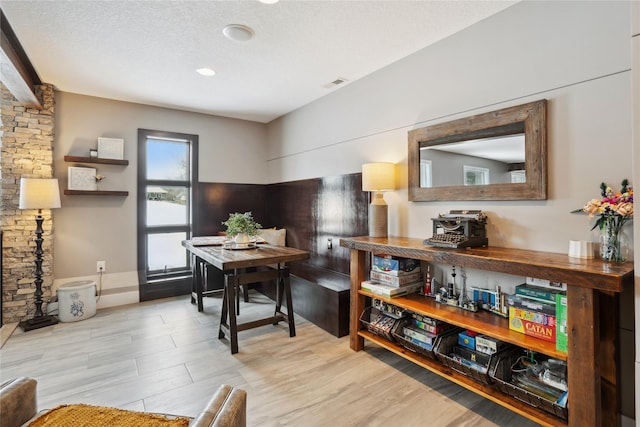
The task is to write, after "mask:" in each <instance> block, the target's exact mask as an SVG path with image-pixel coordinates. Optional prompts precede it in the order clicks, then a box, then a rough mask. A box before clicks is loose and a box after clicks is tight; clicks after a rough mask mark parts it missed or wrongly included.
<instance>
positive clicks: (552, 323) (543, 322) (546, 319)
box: [508, 282, 567, 353]
mask: <svg viewBox="0 0 640 427" xmlns="http://www.w3.org/2000/svg"><path fill="white" fill-rule="evenodd" d="M508 304H509V328H510V329H513V330H516V331H518V332H522V333H524V334H525V335H531V336H534V337H536V338H540V339H543V340H546V341H551V342H555V343H556V349H557V350H560V351H563V352H565V353H566V351H567V296H566V293H565V292H564V291H563V290H562V288H559V289H558V288H552V287H547V286H544V283H543V282H538V283H537V285H532V284H529V283H523V284H522V285H518V286H516V294H515V295H513V296H510V297H509V302H508Z"/></svg>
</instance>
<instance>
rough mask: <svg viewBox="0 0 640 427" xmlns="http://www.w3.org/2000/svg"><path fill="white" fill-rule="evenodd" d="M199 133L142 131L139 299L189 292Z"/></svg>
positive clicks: (139, 132)
mask: <svg viewBox="0 0 640 427" xmlns="http://www.w3.org/2000/svg"><path fill="white" fill-rule="evenodd" d="M197 153H198V136H197V135H188V134H180V133H173V132H161V131H153V130H146V129H139V130H138V274H139V279H140V300H141V301H146V300H150V299H156V298H164V297H168V296H174V295H181V294H185V293H189V292H190V289H191V279H190V277H191V263H190V259H189V256H188V253H187V251H186V249H185V248H184V247H182V241H183V240H186V239H190V238H191V230H192V224H191V223H192V219H191V218H192V203H193V199H194V192H195V188H196V186H195V183H196V182H197V176H198V173H197V159H198V155H197Z"/></svg>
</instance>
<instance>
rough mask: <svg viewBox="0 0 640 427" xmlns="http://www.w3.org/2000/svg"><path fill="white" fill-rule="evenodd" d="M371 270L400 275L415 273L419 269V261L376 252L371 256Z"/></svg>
mask: <svg viewBox="0 0 640 427" xmlns="http://www.w3.org/2000/svg"><path fill="white" fill-rule="evenodd" d="M371 269H372V270H375V271H380V272H383V273H387V274H391V275H393V276H402V275H404V274H410V273H417V272H419V271H420V261H419V260H417V259H413V258H403V257H397V256H392V255H387V254H377V255H374V256H373V265H372V266H371Z"/></svg>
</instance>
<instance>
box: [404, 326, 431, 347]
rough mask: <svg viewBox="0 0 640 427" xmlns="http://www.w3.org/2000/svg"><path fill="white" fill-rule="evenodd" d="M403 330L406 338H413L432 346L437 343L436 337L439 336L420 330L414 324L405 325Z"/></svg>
mask: <svg viewBox="0 0 640 427" xmlns="http://www.w3.org/2000/svg"><path fill="white" fill-rule="evenodd" d="M403 332H404V336H405V338H412V339H414V340H418V341H420V342H423V343H425V344H428V345H431V346H432V345H433V344H435V341H436V338H437V337H438V336H437V335H436V334H432V333H430V332H427V331H423V330H420V329H418V328H416V327H413V326H405V327H404V328H403Z"/></svg>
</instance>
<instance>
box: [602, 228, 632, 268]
mask: <svg viewBox="0 0 640 427" xmlns="http://www.w3.org/2000/svg"><path fill="white" fill-rule="evenodd" d="M625 222H626V221H625V220H624V219H622V218H616V217H614V218H607V219H605V220H604V221H603V222H602V224H601V225H600V258H602V260H603V261H606V262H624V261H626V246H625V245H626V238H625V234H624V233H623V231H622V227H623V226H624V223H625Z"/></svg>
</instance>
